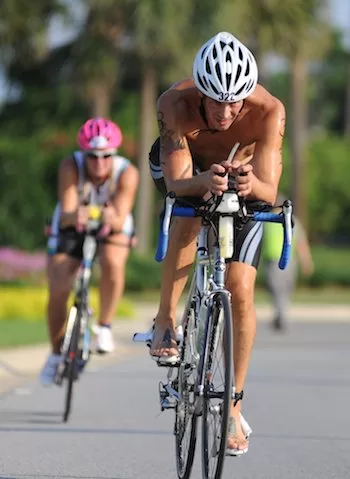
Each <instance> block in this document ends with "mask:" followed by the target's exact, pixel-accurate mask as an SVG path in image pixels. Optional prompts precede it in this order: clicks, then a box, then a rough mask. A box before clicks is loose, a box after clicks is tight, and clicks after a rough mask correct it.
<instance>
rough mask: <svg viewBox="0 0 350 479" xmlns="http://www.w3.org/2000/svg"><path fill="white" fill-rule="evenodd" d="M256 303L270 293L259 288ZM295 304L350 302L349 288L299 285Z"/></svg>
mask: <svg viewBox="0 0 350 479" xmlns="http://www.w3.org/2000/svg"><path fill="white" fill-rule="evenodd" d="M126 297H127V298H128V299H129V301H131V302H158V301H159V291H145V292H138V293H128V294H127V295H126ZM255 297H256V303H257V304H264V303H267V302H269V295H268V293H267V292H266V291H265V290H264V289H263V288H257V289H256V293H255ZM293 303H294V304H350V289H349V288H337V287H334V288H333V287H328V288H307V287H299V288H297V290H296V291H295V292H294V295H293Z"/></svg>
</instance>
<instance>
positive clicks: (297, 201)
mask: <svg viewBox="0 0 350 479" xmlns="http://www.w3.org/2000/svg"><path fill="white" fill-rule="evenodd" d="M291 75H292V79H291V80H292V82H291V83H292V87H291V151H292V172H293V174H292V178H293V184H292V198H293V203H294V212H295V214H296V216H298V218H299V220H300V221H301V222H302V223H303V225H304V226H305V225H306V220H307V208H306V201H305V200H306V195H305V162H306V140H307V102H306V80H307V72H306V63H305V60H304V58H303V56H302V55H300V54H297V55H296V56H295V57H294V58H293V59H292V64H291ZM287 121H288V119H287Z"/></svg>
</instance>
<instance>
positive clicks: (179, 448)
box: [175, 307, 197, 479]
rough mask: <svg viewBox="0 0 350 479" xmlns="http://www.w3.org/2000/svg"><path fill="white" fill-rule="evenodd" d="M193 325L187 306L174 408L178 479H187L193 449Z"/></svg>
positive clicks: (195, 368)
mask: <svg viewBox="0 0 350 479" xmlns="http://www.w3.org/2000/svg"><path fill="white" fill-rule="evenodd" d="M194 325H195V312H194V309H193V308H192V307H190V308H189V310H188V313H187V321H186V325H185V328H184V338H183V345H182V351H181V362H180V366H179V370H178V377H177V383H178V384H177V386H178V393H179V400H178V403H177V405H176V409H175V449H176V469H177V475H178V477H179V479H188V478H189V477H190V474H191V469H192V465H193V459H194V453H195V449H196V437H197V436H196V434H197V416H196V414H194V411H195V399H196V391H195V388H196V379H197V364H196V362H195V358H194V357H193V354H192V351H193V348H191V341H193V334H194ZM192 344H193V343H192Z"/></svg>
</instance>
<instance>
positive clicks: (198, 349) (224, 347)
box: [134, 184, 293, 479]
mask: <svg viewBox="0 0 350 479" xmlns="http://www.w3.org/2000/svg"><path fill="white" fill-rule="evenodd" d="M269 209H271V208H270V207H269V206H268V205H267V204H266V203H263V202H259V201H252V202H248V201H246V202H244V201H243V200H242V199H241V198H240V197H238V195H237V193H236V191H235V190H234V187H232V184H231V187H230V189H229V190H228V191H227V192H225V193H224V194H223V195H222V196H221V197H216V198H211V199H210V200H208V201H206V202H202V203H201V204H200V205H199V206H198V202H197V204H194V203H193V202H191V201H189V200H188V199H186V200H185V199H183V198H176V195H175V194H174V193H169V194H168V195H167V196H166V198H165V209H164V217H163V221H162V225H161V229H160V234H159V239H158V247H157V252H156V260H157V261H162V260H163V259H164V257H165V255H166V251H167V245H168V239H169V226H170V221H171V218H172V217H173V216H180V217H200V218H201V229H200V232H199V235H198V240H197V253H196V261H195V266H194V272H193V276H192V280H191V285H190V288H189V292H188V295H187V301H186V306H185V311H184V314H183V317H182V325H181V327H182V332H183V334H182V337H180V336H177V341H178V346H179V348H178V349H179V357H178V358H177V359H176V361H175V362H174V363H173V364H167V366H168V367H167V379H166V381H165V382H160V384H159V399H160V406H161V410H162V411H164V410H167V409H174V410H175V423H174V435H175V450H176V466H177V475H178V477H179V479H187V478H189V477H190V474H191V469H192V465H193V460H194V455H195V448H196V438H197V422H198V419H199V417H201V420H202V444H201V449H202V475H203V478H204V479H220V478H221V474H222V471H223V466H224V459H225V455H226V453H227V451H226V444H227V438H228V424H229V417H230V405H231V401H232V400H233V401H238V400H239V399H241V398H240V397H238V396H240V395H239V394H238V395H237V394H236V391H235V388H234V385H233V361H232V357H233V337H232V335H233V333H232V313H231V295H230V292H229V291H228V290H227V289H226V288H225V284H224V277H225V269H226V262H225V260H226V258H230V257H232V254H233V248H234V245H235V239H234V231H235V229H236V228H239V227H240V226H242V225H243V224H244V223H245V222H246V221H248V220H250V219H253V220H255V221H256V222H264V221H269V222H277V223H281V224H282V225H283V230H284V243H283V249H282V253H281V258H280V262H279V266H280V268H281V269H284V268H285V267H286V266H287V264H288V262H289V258H290V254H291V245H292V233H293V229H292V204H291V202H290V201H289V200H287V201H285V202H284V204H283V205H282V207H281V213H272V212H271V211H269ZM134 341H145V342H146V343H147V344H148V346H150V344H151V341H152V329H151V330H150V331H149V332H148V333H146V334H138V333H136V334H135V335H134ZM159 365H162V364H161V363H159ZM241 426H242V430H243V432H244V434H245V435H246V437H247V438H248V437H249V435H250V434H251V432H252V429H251V428H250V426H249V424H248V423H247V421H246V420H245V418H244V417H243V416H242V415H241Z"/></svg>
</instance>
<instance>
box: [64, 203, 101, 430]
mask: <svg viewBox="0 0 350 479" xmlns="http://www.w3.org/2000/svg"><path fill="white" fill-rule="evenodd" d="M107 234H108V231H107V229H106V228H104V227H102V226H101V209H100V208H99V207H97V206H90V208H89V220H88V222H87V225H86V227H85V229H84V240H83V257H82V260H81V264H80V267H79V270H78V273H77V277H76V281H75V285H74V299H73V304H72V306H71V307H70V309H69V314H68V319H67V323H66V330H65V335H64V339H63V342H62V346H61V355H62V361H61V362H60V364H59V365H58V368H57V373H56V377H55V383H56V384H57V385H58V386H62V385H63V384H65V386H66V391H65V404H64V412H63V421H64V422H67V421H68V418H69V416H70V412H71V406H72V398H73V385H74V382H75V381H76V380H78V378H79V376H80V374H81V373H82V371H83V370H84V368H85V366H86V364H87V363H88V361H89V359H90V355H91V320H92V311H91V309H90V307H89V285H90V278H91V273H92V267H93V263H94V259H95V256H96V251H97V246H98V243H99V241H101V240H103V238H104V237H105V236H106V235H107Z"/></svg>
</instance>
